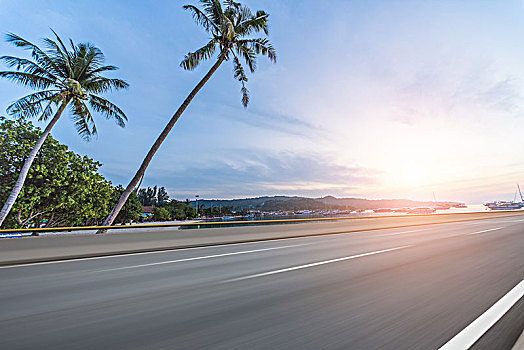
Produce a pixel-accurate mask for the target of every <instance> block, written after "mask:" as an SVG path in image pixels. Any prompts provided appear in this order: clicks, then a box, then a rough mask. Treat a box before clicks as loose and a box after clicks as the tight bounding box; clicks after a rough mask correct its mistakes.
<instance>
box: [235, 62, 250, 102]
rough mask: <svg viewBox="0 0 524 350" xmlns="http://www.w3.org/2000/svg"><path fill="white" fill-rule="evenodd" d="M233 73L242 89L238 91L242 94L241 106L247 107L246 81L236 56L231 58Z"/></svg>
mask: <svg viewBox="0 0 524 350" xmlns="http://www.w3.org/2000/svg"><path fill="white" fill-rule="evenodd" d="M233 72H234V77H235V79H237V80H238V81H239V82H240V83H241V84H242V88H241V89H240V91H241V92H242V105H243V106H244V107H247V105H248V104H249V90H248V89H247V88H246V84H245V83H246V82H247V80H248V79H247V76H246V73H245V71H244V67H242V64H241V63H240V60H239V59H238V57H237V56H236V55H235V56H233Z"/></svg>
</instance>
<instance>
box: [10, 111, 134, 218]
mask: <svg viewBox="0 0 524 350" xmlns="http://www.w3.org/2000/svg"><path fill="white" fill-rule="evenodd" d="M41 136H42V131H41V130H40V129H38V128H36V127H34V126H33V125H32V124H31V122H29V121H27V120H25V119H23V118H21V119H17V120H9V119H6V118H4V117H0V201H2V202H3V201H5V200H6V199H7V197H8V196H9V195H10V189H11V188H13V186H14V184H15V183H16V181H17V178H18V174H19V173H20V169H21V168H22V167H23V164H24V161H25V159H26V158H27V156H28V154H29V153H30V152H31V148H32V145H33V144H34V143H35V141H36V140H38V139H39V138H40V137H41ZM100 166H101V164H100V163H99V162H97V161H95V160H93V159H91V158H88V157H82V156H80V155H78V154H75V153H74V152H71V151H70V150H69V149H68V147H67V146H65V145H63V144H60V143H59V142H58V141H57V140H55V139H54V138H53V137H52V136H48V137H47V138H46V140H45V142H44V143H43V144H42V147H41V149H40V152H38V154H37V155H36V156H35V159H34V162H33V166H32V167H31V168H30V169H29V171H28V173H27V178H26V181H25V183H24V186H23V188H22V190H21V191H20V193H19V195H18V199H17V201H16V202H15V203H14V205H13V208H12V210H11V212H10V213H9V215H8V216H7V218H6V220H5V222H4V225H3V227H4V228H19V227H56V226H77V225H99V224H101V223H102V222H103V220H104V218H105V217H106V216H107V215H108V213H109V211H110V210H111V207H112V206H113V205H115V203H116V202H117V200H118V198H119V197H120V195H121V194H122V192H123V190H124V189H123V188H122V186H119V187H113V186H112V184H111V182H110V181H108V180H106V179H105V178H104V177H103V176H102V175H101V174H100V173H99V172H98V170H99V168H100ZM141 213H142V206H141V204H140V202H139V200H138V197H137V196H136V194H134V193H133V195H132V196H130V199H129V201H128V202H127V203H126V205H125V206H124V207H123V209H122V210H121V212H120V214H119V216H118V217H117V220H116V222H119V223H121V222H126V221H131V220H134V221H136V220H138V219H139V216H140V214H141Z"/></svg>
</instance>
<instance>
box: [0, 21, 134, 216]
mask: <svg viewBox="0 0 524 350" xmlns="http://www.w3.org/2000/svg"><path fill="white" fill-rule="evenodd" d="M53 34H54V35H55V37H56V40H51V39H49V38H46V39H43V42H44V45H45V47H46V50H42V49H40V48H39V47H38V46H37V45H34V44H32V43H30V42H29V41H27V40H25V39H23V38H21V37H19V36H18V35H15V34H12V33H10V34H7V41H8V42H10V43H12V44H13V45H15V46H17V47H20V48H22V49H25V50H29V51H30V52H31V56H32V60H31V59H25V58H18V57H13V56H2V57H0V61H3V62H4V63H5V64H6V65H7V66H8V67H9V68H14V69H15V71H9V72H0V77H4V78H7V79H10V80H12V81H14V82H16V83H19V84H21V85H23V86H26V87H30V88H32V89H34V90H38V91H37V92H35V93H32V94H30V95H27V96H25V97H22V98H21V99H19V100H18V101H16V102H14V103H13V104H11V105H10V106H9V107H8V108H7V112H8V113H9V114H11V115H13V116H15V117H18V118H23V117H28V118H35V117H37V118H38V120H39V121H45V120H48V119H49V118H50V117H51V116H52V115H53V113H54V116H53V117H52V119H51V121H50V122H49V124H47V127H46V128H45V130H44V132H43V133H42V135H41V136H40V138H39V139H38V141H37V142H36V144H35V146H34V147H33V149H32V151H31V152H30V153H29V155H28V156H27V158H26V160H25V162H24V165H23V166H22V169H21V170H20V175H19V176H18V180H17V181H16V183H15V186H14V187H13V190H12V192H11V194H10V195H9V197H8V198H7V201H6V202H5V204H4V206H3V208H2V211H1V212H0V225H2V223H3V221H4V220H5V218H6V217H7V214H9V211H10V210H11V208H12V206H13V204H14V203H15V201H16V198H17V197H18V194H19V193H20V191H21V190H22V186H23V185H24V181H25V179H26V177H27V173H28V172H29V169H30V168H31V164H32V163H33V161H34V159H35V157H36V155H37V153H38V151H39V150H40V148H41V147H42V145H43V143H44V141H45V139H46V138H47V136H48V135H49V133H50V132H51V129H52V128H53V126H54V125H55V124H56V122H57V121H58V119H60V117H61V115H62V113H63V112H64V110H65V109H66V107H68V106H69V109H70V111H71V118H72V120H73V122H74V124H75V127H76V130H77V132H78V133H79V134H80V136H82V137H83V138H84V139H85V140H89V139H90V138H91V136H93V135H96V134H97V130H96V125H95V121H94V119H93V116H92V114H91V110H93V111H94V112H97V113H99V114H101V115H102V116H104V117H106V118H107V119H114V120H115V121H116V123H117V124H118V125H119V126H121V127H124V126H125V122H126V121H127V117H126V115H125V114H124V112H123V111H122V110H121V109H120V108H118V107H117V106H115V105H114V104H112V103H111V102H109V101H108V100H106V99H105V98H102V97H100V96H98V94H100V93H103V92H107V91H112V90H119V89H125V88H127V87H128V86H129V85H128V84H127V83H126V82H125V81H123V80H120V79H111V78H106V77H104V76H102V75H101V73H103V72H107V71H114V70H116V69H118V67H115V66H111V65H104V55H103V53H102V51H100V49H98V48H97V47H95V46H93V45H92V44H90V43H81V44H78V45H75V44H74V43H73V41H72V40H71V39H70V40H69V43H70V45H71V47H70V48H69V49H68V48H67V47H66V45H64V43H63V41H62V40H61V39H60V37H59V36H58V35H57V34H56V33H55V32H54V31H53ZM88 106H89V107H88ZM90 109H91V110H90Z"/></svg>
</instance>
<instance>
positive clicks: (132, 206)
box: [106, 185, 142, 223]
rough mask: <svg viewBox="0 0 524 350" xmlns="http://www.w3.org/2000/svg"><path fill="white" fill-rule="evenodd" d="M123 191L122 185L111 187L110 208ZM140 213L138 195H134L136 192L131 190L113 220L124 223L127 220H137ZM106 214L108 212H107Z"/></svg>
mask: <svg viewBox="0 0 524 350" xmlns="http://www.w3.org/2000/svg"><path fill="white" fill-rule="evenodd" d="M123 192H124V188H123V187H122V185H118V186H117V187H116V188H114V189H113V193H112V194H111V203H110V205H111V208H112V207H114V206H115V204H116V203H117V202H118V199H119V198H120V196H121V195H122V193H123ZM141 213H142V204H141V203H140V201H139V200H138V196H137V195H136V193H135V192H132V193H131V195H130V196H129V198H128V200H127V201H126V203H125V204H124V206H123V207H122V209H121V210H120V212H119V213H118V216H117V217H116V220H115V222H119V223H125V222H128V221H137V220H138V219H139V218H140V214H141ZM107 214H109V212H108V213H107ZM107 214H106V215H107Z"/></svg>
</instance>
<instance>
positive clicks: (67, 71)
mask: <svg viewBox="0 0 524 350" xmlns="http://www.w3.org/2000/svg"><path fill="white" fill-rule="evenodd" d="M43 42H44V44H45V45H46V47H47V50H48V52H49V53H50V54H51V56H52V57H53V60H54V61H55V62H56V64H57V66H58V67H59V69H60V72H61V73H62V74H61V76H62V77H63V78H73V76H74V73H73V68H72V67H71V62H70V59H69V54H68V53H67V52H66V53H64V52H63V51H62V49H61V48H60V45H59V44H57V43H56V42H55V41H53V40H51V39H49V38H44V39H43Z"/></svg>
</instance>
